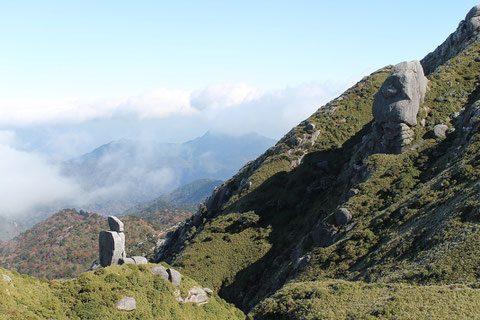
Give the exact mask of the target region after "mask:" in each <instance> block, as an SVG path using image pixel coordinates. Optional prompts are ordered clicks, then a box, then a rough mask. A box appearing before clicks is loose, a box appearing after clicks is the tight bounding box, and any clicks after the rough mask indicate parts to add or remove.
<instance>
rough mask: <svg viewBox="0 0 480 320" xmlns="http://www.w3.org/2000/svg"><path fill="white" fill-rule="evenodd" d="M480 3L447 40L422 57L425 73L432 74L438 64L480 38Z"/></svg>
mask: <svg viewBox="0 0 480 320" xmlns="http://www.w3.org/2000/svg"><path fill="white" fill-rule="evenodd" d="M479 31H480V5H477V6H475V7H473V8H472V9H471V10H470V11H469V12H468V13H467V16H466V17H465V20H463V21H461V22H460V24H459V25H458V27H457V30H455V32H454V33H452V34H451V35H450V36H449V37H448V38H447V40H445V41H444V42H443V43H442V44H441V45H440V46H438V47H437V49H435V51H433V52H431V53H429V54H428V55H427V56H426V57H425V58H423V59H422V61H421V62H422V66H423V68H424V70H425V74H430V73H432V72H433V71H435V69H437V68H438V66H440V65H442V64H443V63H445V62H446V61H447V60H449V59H451V58H453V57H455V56H456V55H458V54H459V53H460V52H461V51H463V50H464V49H466V48H467V47H469V46H470V45H471V44H472V43H474V42H475V41H476V40H478V39H479V38H480V33H479Z"/></svg>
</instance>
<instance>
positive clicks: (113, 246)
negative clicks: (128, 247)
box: [98, 216, 148, 267]
mask: <svg viewBox="0 0 480 320" xmlns="http://www.w3.org/2000/svg"><path fill="white" fill-rule="evenodd" d="M108 226H109V227H110V231H101V232H100V236H99V238H98V249H99V260H100V265H101V266H102V267H108V266H112V265H117V264H146V263H148V261H147V259H146V258H145V257H140V256H135V257H131V258H127V254H126V253H125V234H124V233H123V228H124V226H123V222H122V221H120V219H118V218H117V217H114V216H110V217H108Z"/></svg>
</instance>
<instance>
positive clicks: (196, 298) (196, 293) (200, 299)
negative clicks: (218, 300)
mask: <svg viewBox="0 0 480 320" xmlns="http://www.w3.org/2000/svg"><path fill="white" fill-rule="evenodd" d="M207 299H208V296H207V293H206V292H205V290H203V289H202V288H199V287H193V288H192V289H190V290H188V294H187V297H186V298H185V299H184V300H183V301H184V302H185V303H198V304H202V303H204V302H206V301H207Z"/></svg>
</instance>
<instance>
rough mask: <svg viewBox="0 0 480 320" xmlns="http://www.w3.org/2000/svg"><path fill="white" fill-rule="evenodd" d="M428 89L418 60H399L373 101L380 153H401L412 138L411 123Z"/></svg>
mask: <svg viewBox="0 0 480 320" xmlns="http://www.w3.org/2000/svg"><path fill="white" fill-rule="evenodd" d="M426 90H427V78H426V77H425V75H424V74H423V69H422V66H421V64H420V62H418V61H410V62H402V63H399V64H397V65H396V66H395V69H394V71H393V74H392V75H391V76H390V77H388V78H387V80H385V82H384V83H383V84H382V87H381V88H380V91H379V92H378V93H377V94H376V95H375V99H374V102H373V116H374V118H375V122H374V126H373V129H374V134H375V136H376V138H377V140H380V143H381V145H382V146H383V149H384V150H379V151H383V152H394V153H401V152H403V150H404V148H405V147H406V146H408V145H409V144H410V143H411V142H412V141H413V136H414V132H413V130H412V129H411V127H412V126H415V125H416V124H417V113H418V109H419V107H420V104H422V103H423V100H424V98H425V93H426Z"/></svg>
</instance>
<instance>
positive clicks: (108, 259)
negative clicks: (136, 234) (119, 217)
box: [98, 231, 125, 267]
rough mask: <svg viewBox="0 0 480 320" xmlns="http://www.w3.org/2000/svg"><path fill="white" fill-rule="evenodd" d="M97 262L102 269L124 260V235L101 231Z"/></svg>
mask: <svg viewBox="0 0 480 320" xmlns="http://www.w3.org/2000/svg"><path fill="white" fill-rule="evenodd" d="M98 246H99V260H100V265H101V266H102V267H108V266H111V265H116V264H118V263H119V260H120V259H123V258H125V235H124V234H123V233H118V232H115V231H101V232H100V236H99V239H98Z"/></svg>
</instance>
